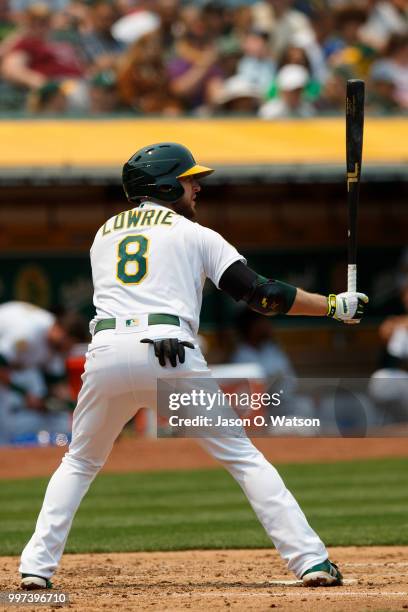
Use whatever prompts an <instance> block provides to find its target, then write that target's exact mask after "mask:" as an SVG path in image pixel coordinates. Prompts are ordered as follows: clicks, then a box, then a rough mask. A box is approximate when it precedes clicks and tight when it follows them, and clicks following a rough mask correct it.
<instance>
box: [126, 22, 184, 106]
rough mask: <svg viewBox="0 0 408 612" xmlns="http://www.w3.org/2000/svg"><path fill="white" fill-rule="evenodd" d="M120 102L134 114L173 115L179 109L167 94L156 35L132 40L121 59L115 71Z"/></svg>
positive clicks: (165, 73)
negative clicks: (133, 111)
mask: <svg viewBox="0 0 408 612" xmlns="http://www.w3.org/2000/svg"><path fill="white" fill-rule="evenodd" d="M117 79H118V92H119V97H120V100H121V102H122V103H123V104H124V105H125V106H126V107H128V108H132V109H133V110H135V111H136V112H138V113H146V114H151V113H156V114H164V115H176V114H179V113H180V112H181V109H182V105H181V104H180V102H179V101H178V100H177V98H176V96H172V95H171V93H170V85H169V76H168V73H167V70H166V66H165V65H164V63H163V47H162V45H161V40H160V37H159V35H158V32H157V31H153V32H150V33H147V34H144V35H142V36H141V37H140V38H139V39H138V40H135V41H134V42H133V44H132V45H131V46H130V47H129V49H128V50H127V51H126V53H125V54H124V55H123V56H122V57H121V59H120V61H119V64H118V71H117Z"/></svg>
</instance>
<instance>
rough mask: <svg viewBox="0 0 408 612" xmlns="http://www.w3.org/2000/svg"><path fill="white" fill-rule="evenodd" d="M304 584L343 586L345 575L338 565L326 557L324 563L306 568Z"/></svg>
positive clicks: (310, 585) (309, 585) (303, 577)
mask: <svg viewBox="0 0 408 612" xmlns="http://www.w3.org/2000/svg"><path fill="white" fill-rule="evenodd" d="M302 581H303V586H307V587H319V586H323V587H327V586H341V585H342V584H343V576H342V575H341V572H340V570H339V568H338V567H337V565H336V564H335V563H332V562H331V561H329V559H326V561H324V562H323V563H318V564H317V565H314V566H313V567H311V568H310V569H308V570H306V571H305V573H304V574H303V576H302Z"/></svg>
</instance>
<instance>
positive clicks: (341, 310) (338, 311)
mask: <svg viewBox="0 0 408 612" xmlns="http://www.w3.org/2000/svg"><path fill="white" fill-rule="evenodd" d="M366 304H368V297H367V296H366V294H365V293H358V292H357V291H345V292H344V293H339V294H338V295H334V294H331V295H329V297H328V298H327V305H328V310H327V316H328V317H333V319H337V320H338V321H343V323H348V324H349V325H351V324H354V323H360V320H361V317H362V316H363V314H364V307H365V305H366Z"/></svg>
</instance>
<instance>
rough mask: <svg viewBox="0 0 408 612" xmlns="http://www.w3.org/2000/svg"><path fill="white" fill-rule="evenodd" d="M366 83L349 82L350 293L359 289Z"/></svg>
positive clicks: (347, 148)
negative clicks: (358, 235) (358, 268)
mask: <svg viewBox="0 0 408 612" xmlns="http://www.w3.org/2000/svg"><path fill="white" fill-rule="evenodd" d="M363 128H364V81H360V80H357V79H351V80H349V81H347V95H346V163H347V203H348V269H347V287H348V291H356V288H357V212H358V205H359V193H360V176H361V163H362V152H363Z"/></svg>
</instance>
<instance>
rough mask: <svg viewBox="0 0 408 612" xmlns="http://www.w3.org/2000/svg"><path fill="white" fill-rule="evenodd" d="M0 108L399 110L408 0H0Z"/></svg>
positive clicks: (407, 92)
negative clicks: (358, 101) (359, 98)
mask: <svg viewBox="0 0 408 612" xmlns="http://www.w3.org/2000/svg"><path fill="white" fill-rule="evenodd" d="M0 62H1V63H0V68H1V70H0V112H3V113H10V112H16V111H17V112H23V113H27V112H28V113H33V114H36V115H41V114H52V115H61V116H64V115H80V114H85V115H86V114H91V115H104V114H112V113H115V114H121V113H125V114H133V115H158V116H170V117H171V116H178V115H183V114H192V115H196V116H214V115H216V116H217V115H220V116H222V115H225V114H230V113H236V114H245V115H248V114H249V115H253V116H257V115H258V116H260V117H262V118H264V119H275V118H282V117H310V116H313V115H316V114H336V113H339V112H341V113H342V112H344V97H345V83H346V81H347V79H349V78H362V79H365V80H366V82H367V108H368V111H369V112H371V113H372V114H378V115H386V114H393V113H404V112H406V111H407V109H408V3H407V1H406V0H354V1H353V2H347V1H344V0H298V1H294V0H261V1H259V2H254V1H252V2H251V1H248V0H247V1H245V2H244V1H243V0H228V1H227V0H224V1H222V0H210V1H205V0H200V1H198V0H196V1H195V2H192V1H190V2H183V1H182V0H47V1H46V2H45V1H41V2H33V1H32V0H0Z"/></svg>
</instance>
